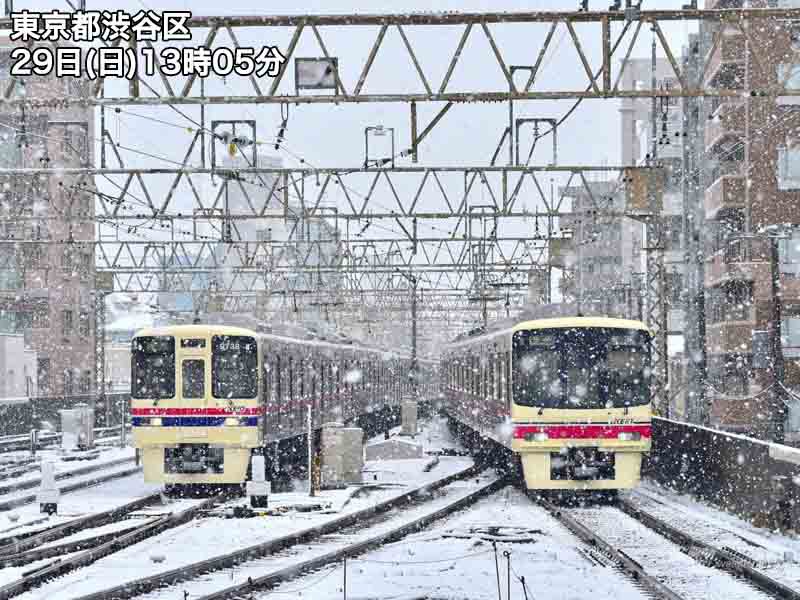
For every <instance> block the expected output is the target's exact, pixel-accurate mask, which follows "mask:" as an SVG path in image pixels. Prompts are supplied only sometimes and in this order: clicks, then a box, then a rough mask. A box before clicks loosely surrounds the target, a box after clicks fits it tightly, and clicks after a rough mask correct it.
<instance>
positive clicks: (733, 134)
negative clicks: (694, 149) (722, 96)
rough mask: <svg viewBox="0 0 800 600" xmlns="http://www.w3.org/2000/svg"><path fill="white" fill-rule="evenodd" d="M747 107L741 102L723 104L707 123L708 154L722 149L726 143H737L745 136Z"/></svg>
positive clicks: (706, 141)
mask: <svg viewBox="0 0 800 600" xmlns="http://www.w3.org/2000/svg"><path fill="white" fill-rule="evenodd" d="M745 119H746V113H745V106H744V104H742V103H741V102H723V103H722V104H720V105H719V108H717V109H716V110H715V111H714V114H713V118H712V119H710V120H709V121H708V122H707V123H706V127H705V145H706V152H715V151H717V150H720V149H722V148H723V147H725V146H726V145H727V144H726V142H737V141H739V140H740V139H742V137H743V136H744V128H745Z"/></svg>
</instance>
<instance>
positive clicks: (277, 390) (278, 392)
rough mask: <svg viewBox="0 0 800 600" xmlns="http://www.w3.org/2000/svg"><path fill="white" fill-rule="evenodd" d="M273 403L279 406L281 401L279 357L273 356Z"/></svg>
mask: <svg viewBox="0 0 800 600" xmlns="http://www.w3.org/2000/svg"><path fill="white" fill-rule="evenodd" d="M274 371H275V401H276V402H277V403H278V404H280V403H281V402H282V399H281V357H280V354H275V369H274Z"/></svg>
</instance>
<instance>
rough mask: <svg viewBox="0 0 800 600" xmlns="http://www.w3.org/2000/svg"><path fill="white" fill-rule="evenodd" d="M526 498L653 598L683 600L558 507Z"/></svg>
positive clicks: (621, 552) (539, 499)
mask: <svg viewBox="0 0 800 600" xmlns="http://www.w3.org/2000/svg"><path fill="white" fill-rule="evenodd" d="M528 497H529V498H531V500H533V501H534V502H537V503H538V504H539V505H540V506H542V507H543V508H544V509H545V510H546V511H547V512H548V513H550V514H551V515H552V516H553V517H554V518H555V519H556V520H557V521H558V522H560V523H561V524H562V525H564V526H565V527H566V528H567V529H569V530H570V531H571V532H572V533H574V534H575V535H576V536H577V537H578V538H580V540H581V541H583V542H584V543H586V544H588V545H589V546H592V547H594V548H597V549H598V550H600V551H601V552H602V553H603V554H605V555H606V556H608V557H609V558H610V559H611V560H613V561H614V562H615V563H616V565H617V567H619V569H620V570H621V571H622V572H623V573H624V574H625V575H627V576H628V577H629V578H630V579H631V580H633V582H634V583H636V584H637V585H641V586H642V587H644V588H646V589H647V590H648V591H649V592H650V593H652V594H653V595H654V596H656V597H657V598H662V599H663V600H684V599H683V597H682V596H680V595H678V594H677V593H675V592H674V591H672V590H671V589H670V588H669V587H667V586H666V585H664V584H663V583H661V582H660V581H658V580H657V579H656V578H655V577H653V576H652V575H650V574H648V573H647V571H645V569H644V567H642V565H640V564H639V563H637V562H636V561H635V560H633V559H632V558H631V557H629V556H628V555H627V554H625V552H623V551H622V550H619V549H617V548H614V547H613V546H612V545H611V544H609V543H608V542H606V541H605V540H604V539H603V538H601V537H600V536H598V535H597V534H596V533H594V532H593V531H592V530H591V529H589V528H588V527H586V526H585V525H583V524H582V523H580V522H578V521H577V519H574V518H572V517H571V516H570V515H569V514H567V513H566V512H565V511H562V510H560V509H559V508H558V507H556V506H554V505H553V504H551V503H550V502H547V501H546V500H544V499H542V498H533V497H531V496H530V494H529V495H528Z"/></svg>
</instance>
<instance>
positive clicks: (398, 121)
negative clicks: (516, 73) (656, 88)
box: [15, 0, 689, 203]
mask: <svg viewBox="0 0 800 600" xmlns="http://www.w3.org/2000/svg"><path fill="white" fill-rule="evenodd" d="M64 4H65V3H64V0H52V1H51V0H47V1H38V0H27V1H25V0H17V2H15V5H16V9H22V8H28V9H30V10H50V9H53V8H62V7H63V6H64ZM577 4H578V2H577V0H574V1H570V2H565V1H564V0H532V1H529V2H522V1H520V0H491V1H490V0H450V1H445V2H442V1H439V2H425V1H422V0H413V1H409V0H393V1H388V0H385V1H376V2H371V3H369V4H367V3H363V2H354V1H352V0H324V1H323V0H314V1H297V0H294V1H292V0H280V1H270V2H264V1H255V0H250V1H246V0H229V1H227V2H224V3H223V2H219V0H216V1H209V0H116V1H114V2H109V1H105V2H103V1H96V0H87V8H88V9H94V10H97V9H111V8H114V9H117V8H119V9H125V10H128V11H131V12H135V11H138V10H140V9H142V8H151V9H154V10H157V11H161V10H176V9H188V10H191V11H192V12H193V13H195V14H204V15H213V14H222V15H225V14H228V15H234V14H235V15H244V14H265V13H269V14H325V13H354V12H360V13H398V12H426V11H427V12H429V11H462V12H469V11H471V12H480V11H526V10H574V9H575V8H577ZM609 4H611V0H604V1H603V2H599V1H598V0H591V2H590V7H591V8H595V9H605V8H607V6H608V5H609ZM681 4H682V0H644V4H643V8H645V9H656V8H679V7H680V5H681ZM688 28H689V25H685V24H675V25H664V29H665V32H666V34H667V36H668V37H669V39H670V40H671V41H672V42H673V49H676V50H677V49H679V48H680V45H681V43H682V42H683V40H684V39H685V36H686V34H687V33H688V30H689V29H688ZM491 30H492V32H493V34H494V36H495V37H496V39H497V41H498V44H499V46H500V50H501V52H502V53H503V56H504V59H505V61H506V63H507V64H533V62H534V61H535V59H536V55H537V54H538V52H539V48H540V45H541V41H542V39H543V38H544V35H545V33H546V31H547V25H542V26H541V27H540V28H539V29H536V30H532V29H531V27H530V26H524V25H523V26H520V25H501V24H497V25H492V26H491ZM576 30H577V32H578V35H579V37H580V38H581V42H582V43H583V44H584V46H585V48H586V50H587V53H589V54H590V56H592V59H591V60H593V64H598V60H597V56H598V51H599V40H598V39H596V36H593V35H592V34H591V33H590V30H589V29H588V28H584V27H582V26H580V25H578V26H576ZM377 31H378V28H377V27H363V28H340V29H339V30H338V31H331V30H325V31H324V33H323V35H324V37H325V41H326V44H327V45H328V50H329V51H330V53H331V54H333V55H336V56H338V57H339V60H340V65H341V67H340V68H341V69H342V72H343V78H345V79H346V80H349V87H350V89H351V90H352V86H353V85H354V81H355V80H356V79H357V73H358V72H359V71H360V68H361V65H363V63H364V60H365V57H366V55H367V53H368V51H369V49H370V47H371V44H372V42H373V41H374V39H375V36H376V33H377ZM532 31H533V33H532ZM407 33H408V34H409V38H410V39H411V40H412V43H413V45H414V47H415V51H416V52H417V53H418V56H419V59H420V62H421V63H422V66H423V68H424V69H425V71H426V74H427V76H428V78H429V80H430V81H431V82H436V81H440V80H441V78H442V75H443V72H444V70H445V69H446V67H447V64H448V60H449V55H450V54H452V51H453V49H454V48H455V47H456V45H457V43H458V39H459V36H460V35H461V28H448V27H432V28H427V29H421V28H414V29H413V32H409V30H407ZM237 35H239V41H240V42H241V43H242V45H255V44H259V45H261V44H274V45H276V46H278V47H279V48H285V47H286V46H287V44H288V40H289V36H290V35H291V29H290V28H284V29H283V30H276V31H275V36H276V37H275V38H274V39H269V40H264V39H256V38H255V37H248V33H247V32H246V31H245V30H238V31H237ZM537 37H538V39H536V38H537ZM227 39H228V38H227V35H226V34H225V35H224V37H223V34H220V35H219V36H218V38H217V43H223V40H227ZM650 40H651V34H650V32H649V31H647V28H642V33H641V35H640V40H639V44H638V46H637V48H636V50H635V51H634V56H637V55H638V56H641V57H645V56H648V55H649V44H650ZM554 43H555V44H554V45H553V46H552V48H553V50H552V51H551V52H550V53H549V54H548V56H547V58H546V60H545V63H544V67H543V69H542V71H541V74H540V77H539V80H540V81H541V82H542V85H543V87H544V89H565V88H566V89H582V88H584V87H585V85H586V77H585V74H584V73H583V70H582V68H581V67H580V62H579V61H578V58H577V53H576V52H575V50H574V48H573V47H572V44H571V41H570V38H569V35H567V34H566V31H565V30H564V28H563V25H562V26H559V29H558V33H557V34H556V36H555V37H554ZM623 50H624V49H623ZM623 50H620V51H619V57H621V56H622V55H623ZM445 53H446V54H447V57H446V58H443V56H444V55H445ZM320 54H321V52H320V50H319V47H318V46H317V44H316V41H315V39H314V37H313V35H312V34H311V32H310V31H308V30H306V32H305V33H304V34H303V38H302V39H301V43H300V44H299V46H298V49H297V50H296V52H295V56H318V55H320ZM348 69H349V70H348ZM353 73H356V75H353ZM476 73H479V74H480V81H481V82H482V84H483V85H484V86H485V87H483V89H486V90H497V89H503V88H504V87H505V85H506V84H505V80H504V79H503V78H502V74H501V72H500V69H499V68H498V66H497V63H496V61H495V58H494V56H493V54H492V52H491V49H490V47H489V45H488V43H487V41H486V39H485V37H484V36H483V34H482V32H481V31H480V29H479V28H474V29H473V31H472V33H471V35H470V38H469V42H468V44H467V46H466V47H465V49H464V52H463V53H462V55H461V58H460V61H459V64H458V67H457V69H456V71H455V73H454V75H453V78H452V80H451V83H450V85H449V87H448V90H449V91H453V90H455V91H462V90H464V89H465V88H464V85H465V83H466V82H467V81H470V82H474V81H475V80H476V77H475V74H476ZM291 79H292V78H291V77H288V76H287V77H286V78H285V80H284V85H286V84H287V83H288V82H290V81H291ZM180 85H181V84H180V81H176V82H173V87H176V88H177V89H180ZM432 85H435V84H434V83H432ZM282 89H283V88H282ZM285 89H286V91H289V90H288V88H285ZM389 89H391V90H394V91H397V90H398V89H406V90H408V91H411V92H413V91H421V90H422V86H421V84H420V83H419V79H418V77H417V75H416V72H415V71H414V69H413V66H412V64H411V61H410V60H409V58H408V55H407V53H406V51H405V48H404V46H403V44H402V41H401V39H400V37H399V35H398V34H397V32H396V31H390V33H389V34H387V36H386V38H385V40H384V44H383V47H382V48H381V51H380V52H379V54H378V56H377V58H376V60H375V63H374V66H373V69H372V72H371V74H370V76H369V78H368V80H367V84H366V86H365V89H364V92H365V93H370V92H373V93H375V92H381V91H385V90H389ZM206 91H207V93H209V94H232V95H237V94H247V93H250V92H251V88H250V87H249V83H247V82H246V81H234V80H231V81H221V80H219V79H214V80H209V81H208V82H207V84H206ZM120 93H121V94H124V93H125V92H124V91H123V90H122V89H120ZM572 103H573V101H572V100H564V101H529V102H525V103H517V105H516V116H518V117H525V116H529V117H532V116H537V117H559V116H561V115H562V114H564V112H566V111H567V110H568V109H569V107H570V106H571V105H572ZM618 104H619V102H618V101H617V100H614V99H611V100H604V101H600V100H594V101H585V102H584V103H583V104H582V105H581V107H580V108H579V109H578V110H577V111H576V112H575V113H574V114H573V115H572V117H571V118H570V119H569V120H568V121H567V122H566V123H565V124H564V126H563V127H562V128H561V129H560V131H559V161H560V163H561V164H595V165H601V164H605V163H608V164H619V162H620V156H619V155H620V149H619V137H620V136H619V121H618V112H617V111H618ZM440 107H441V103H436V104H430V103H421V104H420V105H419V115H420V122H421V123H423V124H424V123H426V122H428V121H429V120H430V118H431V117H432V116H433V115H434V114H435V113H436V111H438V110H439V108H440ZM125 110H126V111H127V112H125V113H121V114H119V115H113V114H111V115H110V116H109V119H108V123H107V127H108V129H109V130H110V131H111V133H112V135H113V136H114V137H115V138H117V139H118V140H119V141H120V142H121V143H122V144H123V145H126V146H130V147H133V148H138V149H141V150H146V151H148V152H150V153H152V154H155V155H158V156H159V157H168V158H170V159H171V160H181V159H182V157H183V154H184V152H185V149H186V146H187V144H188V143H189V141H190V139H191V134H190V133H187V132H185V131H182V130H180V129H178V128H174V127H166V126H163V125H159V124H157V123H155V122H153V121H152V120H145V119H142V118H137V117H136V116H134V114H132V113H139V114H142V115H146V116H147V117H150V118H151V119H152V118H158V119H162V120H164V121H168V122H170V123H179V124H182V125H188V123H187V122H186V121H184V120H182V119H181V117H180V116H179V115H178V114H176V113H175V112H174V111H173V110H171V109H169V108H156V107H153V108H126V109H125ZM181 110H183V111H185V112H186V113H187V114H189V115H191V116H192V118H195V119H197V118H198V115H199V110H198V109H197V108H196V107H181ZM290 111H291V114H290V119H289V125H288V130H287V132H286V149H287V151H288V152H281V153H280V156H281V158H282V159H283V160H284V164H285V166H298V164H299V163H298V161H297V158H296V157H302V158H303V159H305V161H306V164H310V165H314V166H339V167H353V166H358V165H360V164H361V163H362V161H363V159H364V133H363V132H364V127H366V126H368V125H376V124H379V123H380V124H383V125H385V126H390V127H395V128H396V130H397V136H398V144H397V145H398V148H405V147H407V146H408V144H409V136H410V126H409V114H408V108H407V107H406V106H404V105H400V104H372V105H342V106H333V105H328V104H320V105H306V106H299V107H295V106H292V107H291V108H290ZM207 117H208V119H209V120H210V119H232V118H246V119H256V120H257V122H258V128H259V131H258V137H259V138H260V139H264V140H269V139H271V138H273V137H274V136H275V135H276V133H277V130H278V126H279V124H280V108H279V107H278V106H274V105H270V106H235V107H221V106H214V107H210V108H209V109H208V113H207ZM506 123H507V104H505V103H497V104H480V105H456V106H455V107H453V109H452V110H450V112H449V113H448V114H447V115H446V117H445V118H444V119H443V120H442V122H441V123H440V125H438V126H437V128H436V129H435V130H434V131H433V132H432V133H431V135H430V136H428V138H427V139H426V140H425V142H424V143H423V144H422V146H421V148H420V158H421V161H420V164H422V165H458V164H462V165H463V164H468V165H480V164H488V161H489V160H490V158H491V156H492V153H493V152H494V149H495V147H496V145H497V141H498V140H499V138H500V136H501V134H502V131H503V129H504V127H505V126H506ZM268 150H269V151H270V153H271V152H272V148H271V147H268ZM549 151H550V150H549V145H547V144H545V145H541V147H540V148H539V149H537V152H536V154H535V155H534V159H533V161H532V163H533V164H537V163H538V164H545V163H547V162H549V157H550V155H549ZM523 152H524V151H523ZM505 156H506V154H505V152H504V153H503V154H502V155H501V159H500V160H499V161H498V164H501V165H502V164H505ZM126 159H127V166H156V165H158V164H159V162H158V160H155V159H148V158H144V157H142V156H137V155H126ZM195 162H196V161H195ZM398 164H401V165H404V164H411V163H410V161H409V160H408V159H402V160H400V161H398ZM108 191H112V190H108ZM360 191H361V192H362V193H365V192H366V191H367V190H366V189H365V190H360ZM187 200H188V199H187ZM189 203H191V201H190V200H189Z"/></svg>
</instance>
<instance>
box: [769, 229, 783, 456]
mask: <svg viewBox="0 0 800 600" xmlns="http://www.w3.org/2000/svg"><path fill="white" fill-rule="evenodd" d="M778 243H779V242H778V238H777V237H772V238H771V239H770V271H771V276H772V315H771V320H772V340H771V341H772V344H771V354H772V357H771V358H772V376H773V381H772V384H773V388H772V389H773V392H772V398H773V407H772V414H773V422H774V431H773V435H774V440H775V441H776V442H777V443H779V444H782V443H783V441H784V429H785V422H786V410H785V408H784V407H785V405H784V393H783V379H784V362H783V347H782V345H781V313H782V309H783V306H782V302H781V289H780V287H781V281H780V277H781V274H780V267H779V262H778V261H779V256H780V254H779V252H778Z"/></svg>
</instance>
